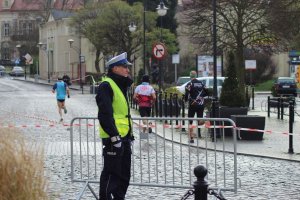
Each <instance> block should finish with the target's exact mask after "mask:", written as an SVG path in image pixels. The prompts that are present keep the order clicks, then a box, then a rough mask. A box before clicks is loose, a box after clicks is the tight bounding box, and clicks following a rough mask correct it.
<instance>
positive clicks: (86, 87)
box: [10, 77, 90, 94]
mask: <svg viewBox="0 0 300 200" xmlns="http://www.w3.org/2000/svg"><path fill="white" fill-rule="evenodd" d="M10 78H11V79H15V80H19V81H26V82H31V83H35V84H42V85H51V86H52V85H54V83H55V82H56V81H54V80H50V82H48V80H44V79H37V80H36V79H34V78H31V77H26V79H25V77H10ZM69 88H70V89H71V90H81V88H80V85H79V84H78V83H72V85H71V86H70V87H69ZM83 91H84V93H86V94H89V93H90V85H83Z"/></svg>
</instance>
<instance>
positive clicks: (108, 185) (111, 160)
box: [99, 139, 131, 200]
mask: <svg viewBox="0 0 300 200" xmlns="http://www.w3.org/2000/svg"><path fill="white" fill-rule="evenodd" d="M102 141H103V145H104V148H103V157H104V167H103V171H102V173H101V176H100V195H99V196H100V200H124V199H125V194H126V191H127V188H128V186H129V181H130V167H131V140H130V139H123V141H122V148H118V150H117V152H116V154H115V155H111V154H109V155H108V154H107V152H108V151H111V149H112V148H113V147H112V146H111V144H110V141H108V140H107V139H103V140H102ZM120 149H121V150H120ZM118 151H119V152H118Z"/></svg>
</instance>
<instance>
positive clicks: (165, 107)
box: [164, 93, 168, 123]
mask: <svg viewBox="0 0 300 200" xmlns="http://www.w3.org/2000/svg"><path fill="white" fill-rule="evenodd" d="M164 115H165V117H168V95H167V93H165V98H164ZM165 123H168V122H167V120H165Z"/></svg>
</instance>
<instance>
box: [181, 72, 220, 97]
mask: <svg viewBox="0 0 300 200" xmlns="http://www.w3.org/2000/svg"><path fill="white" fill-rule="evenodd" d="M197 80H200V81H202V83H203V84H204V85H205V87H206V88H213V87H214V77H213V76H206V77H198V78H197ZM224 80H225V77H221V76H218V77H217V91H218V96H220V94H221V89H222V85H223V83H224ZM189 82H190V81H188V82H186V83H185V84H183V85H181V86H177V87H176V88H177V90H178V91H179V92H181V93H182V94H184V93H185V86H186V85H187V84H188V83H189Z"/></svg>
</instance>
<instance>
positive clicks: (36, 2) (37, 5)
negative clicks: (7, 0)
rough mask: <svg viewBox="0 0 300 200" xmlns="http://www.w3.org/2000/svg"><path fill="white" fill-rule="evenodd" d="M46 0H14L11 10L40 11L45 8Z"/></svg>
mask: <svg viewBox="0 0 300 200" xmlns="http://www.w3.org/2000/svg"><path fill="white" fill-rule="evenodd" d="M45 4H46V1H45V0H14V2H13V4H12V5H11V8H10V11H24V10H25V11H26V10H30V11H40V10H44V8H45Z"/></svg>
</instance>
